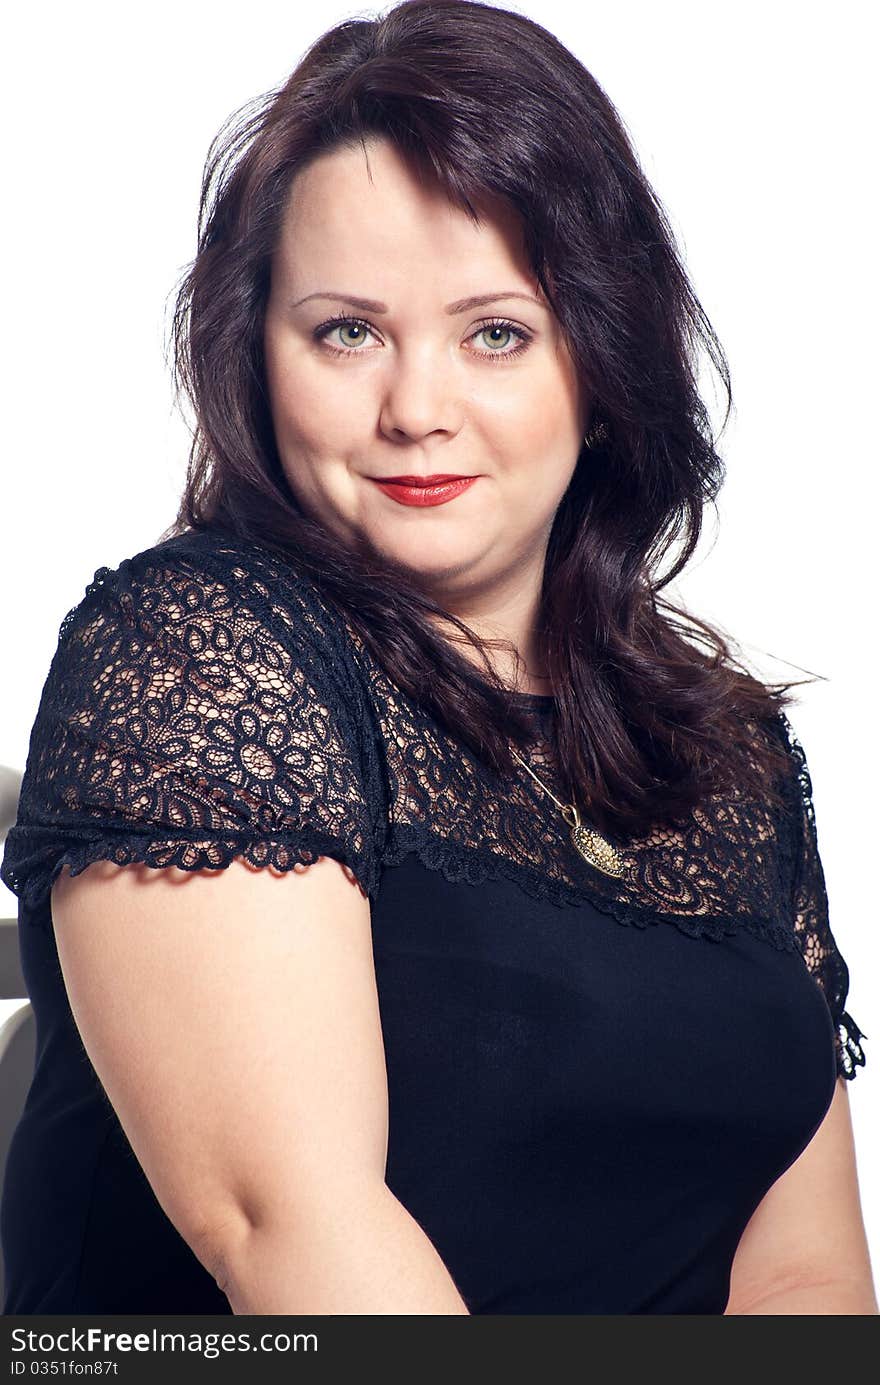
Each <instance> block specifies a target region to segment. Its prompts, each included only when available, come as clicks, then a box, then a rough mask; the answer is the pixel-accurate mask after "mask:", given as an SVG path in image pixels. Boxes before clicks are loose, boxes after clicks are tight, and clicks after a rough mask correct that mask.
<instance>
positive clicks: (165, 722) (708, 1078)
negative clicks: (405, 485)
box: [0, 533, 864, 1314]
mask: <svg viewBox="0 0 880 1385" xmlns="http://www.w3.org/2000/svg"><path fill="white" fill-rule="evenodd" d="M519 701H520V705H521V706H523V707H524V708H527V709H528V710H529V711H530V713H531V715H532V717H533V725H534V727H535V737H536V739H535V751H534V754H533V755H532V756H531V757H530V763H531V764H532V766H533V767H534V768H535V769H536V771H537V773H538V774H540V775H541V777H542V778H543V779H544V781H545V782H547V783H548V784H549V785H550V786H551V787H554V780H553V771H552V763H551V759H550V757H549V755H548V756H547V758H546V759H545V758H542V747H545V746H546V744H547V742H546V740H545V737H544V734H543V733H544V732H546V729H547V718H549V717H552V715H553V703H552V700H551V699H549V698H538V697H520V699H519ZM774 725H775V727H776V732H777V733H778V735H779V736H780V737H781V738H782V739H783V741H784V744H785V746H786V747H787V749H788V751H789V754H790V761H791V775H790V783H789V784H788V788H787V798H786V804H787V806H786V808H785V810H784V811H783V810H780V809H778V808H777V809H775V810H773V811H771V810H770V809H769V808H768V807H767V806H765V805H763V804H761V803H760V802H756V801H754V800H749V799H747V798H746V797H745V796H743V795H733V796H731V795H729V796H728V797H727V798H724V797H722V796H719V795H715V796H713V797H712V798H711V799H710V800H709V801H708V802H707V803H706V805H705V807H704V809H703V810H702V811H701V812H700V814H699V820H697V818H696V817H695V818H694V820H693V822H691V823H690V824H689V825H688V826H687V827H681V828H677V829H676V830H674V831H673V830H672V829H671V828H666V829H658V830H657V831H655V832H654V833H652V834H651V835H650V836H649V837H648V838H646V839H645V840H644V841H642V842H639V843H622V844H620V845H621V849H622V850H623V851H624V853H625V855H626V857H627V859H628V861H629V864H630V866H631V871H630V874H629V875H628V876H627V878H626V879H625V880H620V879H615V878H614V877H612V876H609V875H605V874H603V873H601V872H600V871H598V870H596V869H595V868H594V867H593V866H591V865H589V864H588V863H587V862H585V861H584V860H583V858H582V857H581V856H580V855H579V853H578V852H577V851H575V849H574V848H573V846H572V844H571V841H570V838H569V833H568V829H567V827H566V826H565V823H564V822H563V821H562V818H561V816H560V814H559V813H558V811H557V810H556V809H555V808H554V807H553V805H552V804H548V800H547V798H546V796H545V795H544V794H543V793H542V791H541V789H540V788H538V787H537V785H536V784H535V782H534V780H532V779H531V777H530V776H529V775H528V774H527V772H526V771H525V770H522V771H521V772H520V774H519V775H518V776H516V777H514V778H512V779H509V780H507V781H505V782H504V783H503V784H502V783H500V782H499V780H498V779H497V778H496V777H495V776H494V775H493V774H492V772H491V771H490V770H489V769H488V768H487V767H486V766H484V765H482V764H481V763H480V762H479V761H478V760H477V759H476V758H475V757H474V756H473V755H472V754H471V753H470V752H469V751H468V749H467V748H466V747H464V746H462V745H461V744H460V743H458V742H457V741H456V739H455V737H454V736H452V735H451V734H450V733H448V732H447V731H446V730H444V729H442V728H441V727H439V726H438V725H437V723H436V722H434V721H432V720H431V719H430V718H429V717H428V716H427V715H426V714H425V712H424V711H423V710H422V709H421V708H420V707H419V706H417V705H415V704H413V703H412V702H411V701H410V700H409V699H407V698H406V697H404V696H403V695H402V694H401V692H400V691H399V689H397V688H395V687H394V685H393V684H391V683H390V681H389V680H388V679H387V678H386V676H385V674H384V673H383V671H382V670H381V669H380V668H379V667H378V666H377V665H376V663H375V662H374V661H373V660H372V659H371V658H370V657H369V656H368V654H367V652H366V651H365V649H364V647H363V646H362V644H361V642H360V641H359V640H358V639H357V638H356V637H355V636H354V634H353V632H352V631H351V630H350V629H349V628H348V626H347V625H346V623H345V621H344V620H343V619H342V617H341V615H340V614H339V612H334V610H333V609H332V608H331V607H330V606H329V604H328V603H326V602H325V601H324V600H323V599H322V597H321V594H320V591H319V589H318V587H317V586H316V585H315V584H314V583H313V582H311V581H310V580H307V579H306V578H305V577H304V576H302V575H301V574H297V573H296V572H295V570H294V569H293V568H292V567H291V566H289V565H288V564H286V563H283V562H281V561H279V560H278V559H277V558H276V557H275V556H273V555H271V554H270V553H269V552H268V551H267V550H265V549H263V548H262V547H260V546H258V545H254V544H251V543H247V542H245V541H243V540H238V539H234V540H233V539H229V538H224V537H222V536H220V535H218V534H212V533H202V534H196V535H185V536H183V537H180V538H176V539H172V540H170V541H167V542H166V543H163V544H159V545H157V546H155V547H154V548H152V549H148V550H146V551H145V552H144V553H141V554H138V555H137V556H136V557H134V558H132V559H127V560H126V561H124V562H123V563H121V564H120V566H119V567H118V568H117V569H115V570H113V571H111V570H109V569H107V568H99V569H98V571H97V572H96V573H95V576H94V579H93V581H92V582H91V583H90V584H89V585H88V587H87V588H86V592H85V595H84V597H83V598H82V600H81V601H80V603H79V605H78V606H77V607H75V608H74V609H73V610H72V611H71V612H69V614H68V615H67V616H66V617H65V619H64V621H63V623H62V625H61V630H60V633H59V640H58V648H57V651H56V654H55V656H54V658H53V661H52V665H51V668H50V671H49V674H48V677H47V680H46V684H45V687H44V690H43V696H42V699H41V703H40V707H39V711H38V714H37V718H36V721H35V724H34V728H33V731H32V734H31V742H30V747H29V752H28V759H27V765H26V772H25V777H24V783H23V786H22V793H21V799H20V807H19V816H18V822H17V824H16V826H15V827H14V828H13V830H12V831H11V832H10V834H9V836H8V838H7V842H6V848H5V855H4V859H3V864H2V868H0V875H2V879H3V880H4V882H5V883H6V884H7V885H8V886H9V887H10V888H11V889H12V890H14V891H15V893H16V894H17V895H18V896H19V921H20V939H21V949H22V961H23V967H24V973H25V977H26V980H27V984H28V989H29V992H30V995H31V998H32V1002H33V1006H34V1010H35V1013H36V1020H37V1061H36V1069H35V1073H34V1077H33V1082H32V1085H31V1088H30V1092H29V1095H28V1098H27V1102H26V1106H25V1109H24V1112H23V1115H22V1119H21V1121H20V1123H19V1125H18V1127H17V1130H16V1133H15V1136H14V1140H13V1144H12V1148H11V1151H10V1156H9V1160H8V1165H7V1172H6V1179H5V1184H4V1189H3V1200H2V1208H0V1236H2V1245H3V1252H4V1256H5V1263H6V1274H7V1285H8V1288H7V1297H6V1303H5V1312H6V1313H71V1312H72V1313H204V1312H214V1313H229V1312H230V1311H231V1310H230V1307H229V1303H228V1300H227V1299H226V1297H225V1296H224V1294H223V1293H222V1292H221V1291H220V1289H219V1288H218V1286H217V1284H216V1283H215V1281H214V1280H213V1279H212V1277H211V1276H210V1275H209V1273H208V1272H207V1271H206V1270H205V1269H204V1268H203V1266H202V1265H201V1264H200V1262H199V1261H198V1260H197V1259H196V1257H195V1255H194V1254H193V1252H192V1251H191V1250H190V1248H189V1246H188V1245H187V1243H186V1242H185V1241H184V1240H183V1238H182V1237H181V1236H180V1235H179V1233H178V1232H177V1230H176V1229H175V1227H174V1226H173V1225H172V1223H171V1222H170V1221H169V1220H168V1218H167V1217H166V1215H165V1214H164V1212H163V1211H162V1210H161V1208H160V1206H159V1204H158V1202H157V1201H156V1199H155V1197H154V1195H153V1192H152V1189H151V1187H150V1185H149V1183H148V1182H147V1180H146V1177H145V1175H144V1174H143V1172H142V1170H141V1168H140V1165H139V1164H138V1162H137V1159H136V1158H135V1156H134V1154H133V1152H132V1150H131V1147H130V1145H129V1144H128V1141H127V1139H126V1137H125V1134H124V1132H123V1130H122V1128H121V1126H120V1124H119V1122H118V1120H117V1118H116V1115H115V1113H114V1111H113V1109H112V1107H111V1105H110V1103H109V1101H108V1099H107V1097H106V1095H105V1093H104V1091H103V1088H102V1086H101V1084H100V1082H99V1080H98V1078H97V1076H96V1074H95V1072H94V1070H93V1068H92V1066H91V1063H90V1062H89V1059H88V1057H87V1055H86V1053H85V1050H84V1048H83V1046H82V1043H81V1041H80V1039H79V1035H78V1032H77V1030H76V1027H75V1025H74V1022H73V1019H72V1016H71V1012H70V1008H69V1005H68V1001H67V997H66V993H65V988H64V984H63V980H62V976H61V973H60V969H59V965H58V957H57V953H56V949H55V942H54V934H53V931H52V925H51V917H50V912H49V904H50V901H49V890H50V886H51V883H52V881H53V880H54V879H55V877H56V876H57V874H58V873H59V871H60V869H61V866H62V864H64V863H67V864H69V865H70V866H71V867H72V872H73V873H74V874H76V873H78V872H79V871H80V870H83V869H84V868H85V867H86V866H87V865H88V864H89V863H90V862H92V861H96V860H98V859H108V860H111V861H115V862H117V863H118V864H120V865H122V864H126V863H128V862H133V861H140V862H146V863H148V864H149V865H151V866H156V867H160V866H164V865H169V864H172V865H176V866H178V867H182V868H184V869H199V868H202V867H211V868H216V867H222V866H226V865H228V864H229V862H230V861H231V860H232V858H233V857H235V856H238V855H241V856H244V857H245V858H246V859H247V860H248V861H250V862H251V863H253V864H263V865H265V864H267V863H271V864H273V865H274V866H275V867H276V868H280V869H290V868H292V867H293V865H294V864H295V863H296V862H299V861H303V862H309V861H314V860H316V859H317V857H318V856H321V855H329V856H332V857H335V858H337V859H338V860H340V861H344V862H347V863H348V864H349V865H350V866H351V868H352V869H353V870H354V871H355V873H356V874H357V876H358V878H359V880H360V881H361V883H362V884H363V886H364V888H365V889H366V890H367V892H368V894H369V897H370V901H371V918H372V932H373V942H374V955H375V963H376V977H377V983H378V991H379V1001H380V1010H381V1020H382V1029H383V1036H384V1044H385V1054H386V1062H387V1069H388V1084H389V1148H388V1161H387V1169H386V1181H387V1183H388V1186H389V1187H390V1188H391V1190H392V1191H393V1192H394V1193H395V1194H396V1195H397V1197H398V1198H399V1199H400V1200H401V1202H402V1203H403V1204H404V1205H405V1206H406V1207H407V1208H408V1209H409V1211H410V1212H411V1214H412V1215H413V1216H414V1217H415V1219H416V1220H417V1221H418V1222H419V1224H420V1225H421V1226H422V1228H423V1229H424V1231H425V1232H426V1234H427V1235H428V1237H429V1238H430V1239H431V1241H432V1242H433V1244H434V1245H435V1247H436V1248H437V1250H438V1252H439V1254H440V1256H441V1258H442V1259H443V1261H444V1263H445V1265H446V1266H447V1268H448V1270H449V1272H450V1274H451V1276H452V1277H453V1279H454V1281H455V1283H456V1285H457V1286H458V1288H459V1290H460V1292H461V1294H462V1296H463V1298H464V1300H465V1303H466V1304H467V1306H468V1308H469V1310H470V1312H471V1313H474V1314H478V1313H586V1314H637V1313H648V1314H653V1313H669V1314H671V1313H678V1314H681V1313H714V1314H721V1313H723V1312H724V1309H725V1306H726V1303H727V1298H728V1293H729V1274H730V1267H731V1263H732V1260H733V1256H734V1253H735V1251H736V1248H737V1244H738V1241H739V1238H740V1236H741V1234H742V1232H743V1229H744V1228H745V1226H746V1223H747V1222H748V1220H749V1218H750V1216H751V1214H752V1212H753V1211H754V1209H755V1208H756V1206H757V1205H758V1203H759V1202H760V1200H761V1199H762V1197H763V1196H764V1194H765V1193H766V1192H767V1190H768V1189H769V1188H770V1186H771V1185H772V1184H773V1183H774V1181H775V1180H776V1179H777V1178H778V1177H779V1176H780V1175H781V1174H782V1173H783V1172H784V1171H785V1170H786V1169H787V1168H788V1167H789V1166H790V1165H791V1164H792V1163H793V1162H794V1160H795V1159H796V1158H797V1156H798V1155H799V1154H800V1153H801V1151H802V1150H803V1149H804V1148H805V1146H806V1145H807V1143H808V1142H809V1140H810V1139H811V1137H812V1135H813V1134H814V1132H815V1131H816V1129H817V1128H818V1126H819V1124H820V1122H821V1120H822V1118H823V1116H824V1115H825V1113H826V1111H827V1109H828V1107H829V1104H830V1102H831V1098H832V1095H833V1092H834V1084H835V1079H836V1077H837V1076H838V1075H842V1076H844V1077H846V1078H850V1077H852V1076H853V1075H854V1073H855V1071H856V1067H857V1065H859V1064H862V1063H863V1062H864V1054H863V1051H862V1049H861V1047H860V1039H861V1038H862V1037H863V1036H862V1035H861V1034H860V1031H859V1029H858V1026H857V1025H856V1024H855V1022H854V1021H853V1020H852V1018H851V1017H850V1016H849V1015H848V1014H847V1013H846V1011H845V1010H844V1002H845V1000H846V995H847V985H848V976H847V969H846V965H845V963H844V961H843V958H842V957H841V955H840V952H839V951H838V949H837V947H836V945H835V942H834V939H833V936H832V934H831V931H830V929H829V925H828V914H827V900H826V895H825V886H824V879H823V873H822V866H821V863H820V859H819V855H818V850H817V838H816V826H815V818H814V814H813V809H812V803H811V786H810V779H809V774H808V771H807V766H806V763H805V760H804V756H803V751H802V749H801V747H800V745H799V744H798V742H797V739H796V738H795V736H794V732H793V731H792V729H791V726H790V724H789V723H788V721H787V719H786V718H785V716H784V714H782V713H780V714H779V718H778V722H777V723H774ZM557 796H558V795H557ZM734 800H735V801H734ZM291 924H292V926H295V920H291ZM219 945H221V946H222V942H221V943H219Z"/></svg>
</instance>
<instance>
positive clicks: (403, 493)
mask: <svg viewBox="0 0 880 1385" xmlns="http://www.w3.org/2000/svg"><path fill="white" fill-rule="evenodd" d="M368 479H369V480H371V481H372V482H373V484H374V485H376V486H378V487H379V490H381V491H383V492H384V494H385V495H387V496H389V497H390V498H391V499H392V500H396V501H397V503H398V505H415V506H427V505H444V504H446V502H447V501H449V500H454V499H455V498H456V497H457V496H459V495H462V494H463V493H464V492H465V491H466V490H468V489H469V488H470V487H471V486H472V485H473V484H474V482H475V481H478V480H479V479H480V478H479V477H478V476H458V475H454V474H450V473H448V472H444V473H442V474H440V475H434V476H371V477H369V478H368Z"/></svg>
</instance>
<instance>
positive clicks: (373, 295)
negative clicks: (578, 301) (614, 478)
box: [265, 140, 586, 596]
mask: <svg viewBox="0 0 880 1385" xmlns="http://www.w3.org/2000/svg"><path fill="white" fill-rule="evenodd" d="M368 150H369V168H367V165H366V162H365V158H364V153H363V150H362V148H361V147H360V146H357V147H355V148H345V149H341V148H340V149H335V150H334V151H333V152H331V153H329V154H325V155H322V156H321V157H319V158H318V159H317V160H315V161H314V162H313V163H312V164H310V165H309V166H308V167H307V168H306V169H304V170H303V171H302V172H301V173H300V174H299V175H298V177H297V178H296V179H295V181H294V184H293V187H292V189H291V196H290V198H289V200H288V203H287V208H286V212H285V217H284V222H283V227H282V233H281V237H280V242H279V245H278V247H277V251H276V254H275V257H274V260H273V264H272V278H271V292H270V296H269V301H268V304H267V312H266V326H265V352H266V371H267V383H268V388H269V398H270V405H271V410H272V416H273V421H274V427H275V434H276V439H277V444H278V449H279V453H280V456H281V462H282V465H283V468H284V471H285V474H286V476H287V478H288V481H289V484H290V486H291V489H292V490H293V492H294V494H295V495H296V496H297V498H298V499H299V501H300V503H301V505H302V506H303V508H304V509H305V510H306V511H307V512H309V513H311V514H313V515H314V516H315V517H317V518H318V519H319V520H320V521H321V522H323V524H324V525H325V527H327V528H329V529H330V530H332V531H333V532H335V533H338V534H339V536H340V538H341V539H342V540H343V542H350V541H351V539H353V538H357V537H360V538H365V539H367V540H368V541H369V543H370V544H371V545H372V546H373V547H374V548H375V549H378V550H379V551H380V552H381V553H383V554H385V555H387V556H389V557H392V558H394V559H396V560H397V561H399V562H402V563H403V564H405V565H406V566H407V567H408V568H409V569H411V570H412V571H413V573H414V574H418V575H419V576H420V577H421V578H422V579H424V580H425V581H426V582H427V584H428V586H429V587H430V586H431V584H434V585H436V586H437V587H438V589H441V590H442V591H443V592H444V593H445V594H446V595H447V596H448V595H452V594H454V593H456V592H462V593H464V592H466V591H467V590H469V589H475V588H478V587H479V588H488V587H491V585H492V584H493V583H498V582H503V581H504V580H505V579H506V578H507V577H509V576H510V575H511V574H515V573H516V572H522V571H523V570H524V567H523V565H525V568H526V570H529V569H534V570H536V571H541V570H542V569H543V559H544V553H545V550H546V543H547V539H548V537H549V533H550V527H551V525H552V521H553V516H554V514H555V512H556V509H557V507H558V505H559V502H560V500H561V498H562V496H563V494H564V492H565V490H566V488H567V486H568V484H569V481H570V479H571V476H572V473H573V471H574V467H575V464H576V461H577V456H578V451H579V448H580V445H581V440H582V437H583V433H584V424H585V422H586V419H585V411H586V401H584V400H582V399H581V397H580V396H581V391H580V387H579V382H578V379H577V377H576V374H575V369H574V366H573V363H572V360H571V357H570V355H569V353H568V351H567V349H566V346H565V343H564V341H563V339H562V335H561V332H560V330H559V325H558V322H557V320H556V319H555V317H554V316H553V315H552V313H551V311H550V309H549V307H548V306H547V304H546V300H545V299H544V297H543V294H542V293H541V291H540V289H539V288H538V286H537V285H536V283H535V282H534V276H533V275H532V274H531V273H530V272H529V269H528V264H527V260H526V256H525V250H524V246H523V243H522V236H521V231H520V228H519V225H518V222H517V219H516V217H515V215H514V214H513V213H512V212H511V211H510V210H509V209H508V208H507V207H506V205H505V204H503V203H494V202H493V203H488V202H487V203H486V204H485V211H486V219H485V220H484V221H483V222H482V224H481V225H480V226H479V227H476V226H474V225H473V224H472V223H471V221H470V220H469V218H468V217H467V215H466V214H465V213H464V212H461V211H459V210H458V209H457V208H454V207H453V206H452V205H451V204H450V203H449V202H447V201H446V199H445V198H444V197H443V195H442V193H440V192H439V190H438V189H437V188H436V187H435V186H434V185H428V184H427V183H426V182H424V181H421V180H420V179H419V176H418V174H417V173H414V172H413V171H412V170H411V168H410V167H409V166H408V165H407V164H406V163H405V162H404V161H403V160H402V159H401V157H400V155H399V154H398V153H397V152H396V150H395V149H394V147H393V146H392V145H390V144H388V143H387V142H385V141H380V140H372V141H371V142H370V143H369V145H368ZM472 298H480V299H481V300H484V301H482V302H480V303H468V302H466V301H465V300H468V299H472ZM358 300H371V302H369V303H368V304H367V303H365V302H363V301H360V302H359V301H358ZM332 318H342V319H344V320H342V321H336V322H329V319H332ZM437 475H445V476H448V475H452V476H456V477H475V478H476V479H475V480H474V481H473V482H472V483H471V484H470V485H469V486H467V487H465V488H464V489H460V490H459V493H458V494H456V495H454V496H453V498H445V499H444V501H443V503H439V504H428V505H425V504H413V503H405V502H407V501H411V500H412V498H413V493H412V492H411V491H409V490H407V489H405V488H403V487H401V486H400V485H398V486H396V487H392V488H391V490H390V491H386V490H383V489H381V488H380V487H379V486H378V485H377V484H376V481H377V478H389V477H399V476H408V477H416V478H424V477H428V476H437ZM425 494H426V493H425V492H424V491H419V490H416V492H415V496H416V498H418V496H419V495H421V496H422V497H424V496H425ZM442 494H443V495H444V497H445V496H448V495H449V492H444V493H442ZM395 496H396V497H398V498H397V499H395Z"/></svg>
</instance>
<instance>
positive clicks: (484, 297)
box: [291, 289, 544, 317]
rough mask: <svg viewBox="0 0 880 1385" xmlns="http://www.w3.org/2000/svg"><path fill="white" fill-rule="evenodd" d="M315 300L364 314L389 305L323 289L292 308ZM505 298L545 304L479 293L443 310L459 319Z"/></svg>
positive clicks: (384, 310)
mask: <svg viewBox="0 0 880 1385" xmlns="http://www.w3.org/2000/svg"><path fill="white" fill-rule="evenodd" d="M313 298H335V299H337V300H339V301H340V302H343V303H350V304H351V306H352V307H353V308H357V309H358V310H359V311H360V312H363V313H387V312H388V304H387V303H380V302H378V300H376V299H375V298H358V297H356V296H355V294H353V293H333V292H332V291H330V290H324V289H321V290H319V291H318V292H317V293H310V294H308V295H307V296H306V297H305V298H300V299H299V301H298V302H297V303H293V304H292V305H291V306H292V307H294V308H299V307H301V306H302V304H303V303H308V302H310V301H311V299H313ZM504 298H524V299H525V301H526V302H527V303H532V304H534V306H535V307H536V308H543V307H544V304H543V303H541V302H540V300H539V299H537V298H535V297H533V295H532V294H530V293H518V292H517V291H515V290H514V291H512V292H510V293H478V294H474V295H473V296H472V297H471V298H459V299H458V300H457V301H456V302H455V303H447V305H446V307H445V308H444V309H443V311H444V312H445V313H448V314H449V316H450V317H457V316H458V314H459V313H469V312H471V311H472V310H473V309H474V308H485V307H487V306H488V305H489V304H490V303H497V302H499V301H500V300H501V299H504Z"/></svg>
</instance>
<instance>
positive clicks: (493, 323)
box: [314, 313, 532, 361]
mask: <svg viewBox="0 0 880 1385" xmlns="http://www.w3.org/2000/svg"><path fill="white" fill-rule="evenodd" d="M352 325H353V326H356V327H365V328H366V329H367V331H368V332H372V330H373V329H372V327H371V326H370V324H369V322H365V321H364V319H363V318H362V317H351V316H349V315H348V314H345V313H340V314H339V315H338V316H336V317H329V318H328V319H327V321H326V322H322V323H321V325H320V327H316V328H315V331H314V337H315V340H316V341H324V338H325V337H326V336H327V335H328V334H329V333H330V332H331V331H332V330H333V328H334V327H339V326H346V327H348V326H352ZM491 327H503V328H504V329H505V331H508V332H513V334H514V336H516V337H518V338H519V345H518V346H515V347H514V348H513V350H512V351H478V352H477V355H478V356H483V357H485V358H486V359H488V360H493V361H509V360H510V359H511V357H513V356H521V355H522V353H523V352H524V351H527V350H528V348H529V346H530V345H531V343H532V333H531V332H527V331H526V330H525V328H523V327H517V326H516V324H515V323H513V322H508V320H507V318H506V317H493V318H490V319H489V320H488V321H487V322H481V323H480V326H479V327H476V328H475V329H474V331H473V332H472V333H471V336H472V337H475V336H477V335H478V334H479V333H480V332H485V331H488V330H489V328H491ZM324 345H325V349H326V350H327V351H331V352H332V353H333V355H334V356H356V355H357V354H358V352H359V350H360V348H359V347H344V346H328V345H327V343H326V342H325V343H324Z"/></svg>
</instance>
